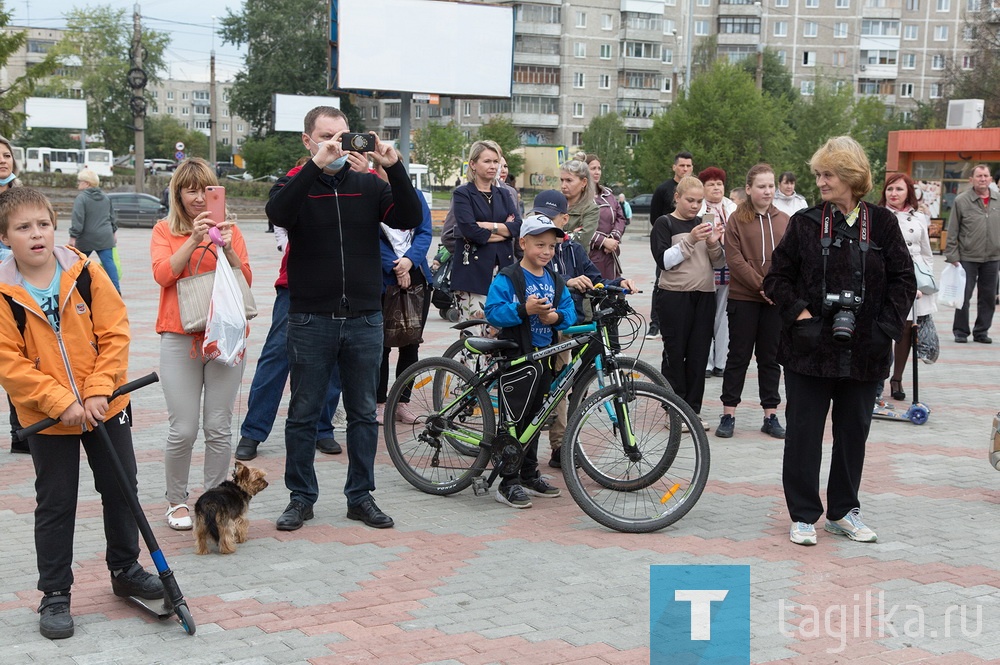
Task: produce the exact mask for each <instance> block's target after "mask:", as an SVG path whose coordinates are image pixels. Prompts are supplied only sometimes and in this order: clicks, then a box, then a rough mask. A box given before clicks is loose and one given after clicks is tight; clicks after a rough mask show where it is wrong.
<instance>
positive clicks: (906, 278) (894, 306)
mask: <svg viewBox="0 0 1000 665" xmlns="http://www.w3.org/2000/svg"><path fill="white" fill-rule="evenodd" d="M810 168H811V169H812V171H813V173H814V174H815V176H816V184H817V186H818V187H819V190H820V195H821V196H822V199H823V203H822V204H821V205H818V206H814V207H812V208H808V209H806V210H800V211H799V212H797V213H796V214H795V215H794V216H793V217H792V220H791V222H790V223H789V226H788V230H787V231H786V233H785V236H784V238H783V239H782V240H781V243H780V244H779V245H778V247H777V248H776V249H775V250H774V253H773V255H772V262H771V270H770V272H769V273H768V274H767V277H765V278H764V294H765V295H766V296H767V298H769V299H770V300H772V301H773V302H774V303H775V305H777V306H778V310H779V312H780V313H781V318H782V331H781V341H780V343H779V346H778V362H779V363H781V364H782V365H783V366H784V369H785V395H786V398H787V400H788V407H787V409H786V411H785V415H786V417H787V419H788V422H787V428H786V435H785V452H784V460H783V466H782V484H783V485H784V490H785V502H786V503H787V505H788V512H789V514H790V515H791V518H792V527H791V533H790V538H791V541H792V542H793V543H796V544H799V545H815V544H816V529H815V527H814V526H813V525H814V524H815V523H816V522H817V521H818V520H819V518H820V517H821V516H822V514H823V502H822V500H821V499H820V493H819V471H820V461H821V459H822V446H823V431H824V429H825V427H826V416H827V413H828V412H829V411H830V405H831V402H832V404H833V409H832V420H833V451H832V461H831V464H830V477H829V480H828V481H827V507H826V516H827V521H826V524H825V529H826V530H827V531H829V532H830V533H834V534H838V535H844V536H847V537H848V538H850V539H852V540H856V541H859V542H875V540H876V539H877V536H876V535H875V532H874V531H873V530H872V529H870V528H869V527H867V526H866V525H865V523H864V522H863V521H862V519H861V503H860V501H859V500H858V489H859V488H860V486H861V473H862V470H863V468H864V461H865V442H866V441H867V439H868V430H869V428H870V426H871V419H872V404H873V403H874V399H875V391H876V389H877V387H878V384H879V382H880V381H881V380H883V379H885V377H886V376H887V375H888V373H889V366H890V365H891V363H892V340H894V339H895V340H898V339H899V338H900V335H901V334H902V330H903V322H904V321H905V320H906V314H907V312H908V311H909V309H910V305H911V304H912V303H913V297H914V293H915V292H916V281H915V279H914V277H913V262H912V260H911V259H910V254H909V252H908V251H907V249H906V243H905V242H904V241H903V236H902V234H901V233H900V231H899V224H898V223H897V222H896V217H895V215H893V214H892V213H891V212H889V211H888V210H886V209H885V208H880V207H878V206H874V205H871V204H868V203H865V202H864V201H861V197H863V196H864V195H865V194H867V193H868V192H870V191H871V189H872V177H871V167H870V166H869V164H868V158H867V157H866V156H865V151H864V150H863V149H862V148H861V146H860V145H858V143H857V142H856V141H854V139H852V138H850V137H847V136H838V137H835V138H832V139H830V140H829V141H827V142H826V144H824V145H823V147H821V148H820V149H819V150H817V151H816V154H814V155H813V156H812V160H811V161H810ZM852 320H853V323H852Z"/></svg>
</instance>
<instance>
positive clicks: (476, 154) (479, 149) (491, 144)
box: [465, 139, 503, 182]
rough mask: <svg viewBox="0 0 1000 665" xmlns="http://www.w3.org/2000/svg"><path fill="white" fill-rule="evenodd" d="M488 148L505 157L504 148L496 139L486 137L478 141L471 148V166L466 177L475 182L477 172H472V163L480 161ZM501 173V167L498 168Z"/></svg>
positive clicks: (500, 156) (466, 172)
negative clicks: (491, 139)
mask: <svg viewBox="0 0 1000 665" xmlns="http://www.w3.org/2000/svg"><path fill="white" fill-rule="evenodd" d="M487 150H492V151H493V152H495V153H496V154H497V157H499V158H500V159H503V150H502V149H501V148H500V144H499V143H497V142H496V141H490V140H489V139H484V140H480V141H476V142H475V143H473V144H472V147H470V148H469V168H467V169H466V170H465V178H466V179H467V180H468V181H469V182H475V180H476V174H475V173H473V172H472V165H473V164H475V163H476V162H478V161H479V158H480V157H481V156H482V154H483V153H484V152H486V151H487ZM497 172H498V173H499V169H498V170H497Z"/></svg>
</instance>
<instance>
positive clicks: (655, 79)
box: [618, 71, 660, 90]
mask: <svg viewBox="0 0 1000 665" xmlns="http://www.w3.org/2000/svg"><path fill="white" fill-rule="evenodd" d="M618 85H620V86H622V87H623V88H638V89H640V90H659V88H660V75H659V74H657V73H656V72H630V71H624V72H622V73H621V74H620V75H619V76H618Z"/></svg>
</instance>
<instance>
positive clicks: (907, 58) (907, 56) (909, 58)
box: [901, 53, 917, 69]
mask: <svg viewBox="0 0 1000 665" xmlns="http://www.w3.org/2000/svg"><path fill="white" fill-rule="evenodd" d="M901 61H902V62H901V64H902V67H903V69H916V68H917V55H916V54H915V53H904V54H903V57H902V58H901Z"/></svg>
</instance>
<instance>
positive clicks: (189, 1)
mask: <svg viewBox="0 0 1000 665" xmlns="http://www.w3.org/2000/svg"><path fill="white" fill-rule="evenodd" d="M0 1H2V2H3V4H4V6H5V7H6V9H7V11H10V12H12V14H13V16H12V18H11V24H12V25H16V26H30V27H33V28H64V27H66V22H65V19H64V15H65V14H66V13H67V12H69V11H70V10H72V9H74V8H87V7H96V6H101V5H105V6H108V5H110V6H112V7H116V8H117V7H128V20H129V21H131V17H132V8H133V7H134V4H133V3H131V2H128V1H127V0H107V1H106V2H99V1H90V2H88V1H86V0H0ZM230 8H231V9H232V11H233V12H234V13H236V12H239V11H240V10H241V8H242V2H241V0H144V1H143V2H140V3H139V10H140V14H141V15H142V23H143V25H144V26H147V27H149V28H152V29H154V30H157V31H159V32H165V33H167V34H168V35H170V38H171V41H170V45H169V46H168V47H167V50H166V53H165V59H166V62H167V66H168V71H167V73H166V76H167V77H168V78H173V79H179V80H186V81H208V80H209V57H210V54H211V51H212V47H213V39H212V17H213V16H214V17H216V18H217V19H221V18H222V17H223V16H225V15H226V14H227V13H228V10H229V9H230ZM216 26H218V21H216ZM214 47H215V76H216V79H217V80H219V81H227V80H231V79H232V77H233V75H235V74H236V72H238V71H239V70H240V68H241V67H242V66H243V60H244V56H245V53H246V49H245V48H244V49H242V50H241V49H237V48H236V47H235V46H233V45H232V44H225V45H224V44H223V43H222V40H221V39H220V38H219V37H218V36H216V37H215V39H214Z"/></svg>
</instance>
